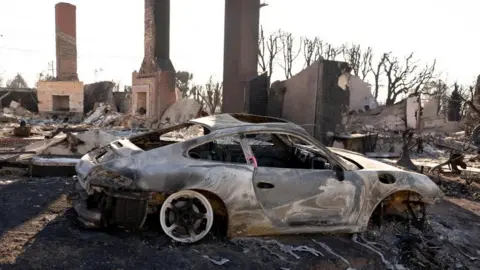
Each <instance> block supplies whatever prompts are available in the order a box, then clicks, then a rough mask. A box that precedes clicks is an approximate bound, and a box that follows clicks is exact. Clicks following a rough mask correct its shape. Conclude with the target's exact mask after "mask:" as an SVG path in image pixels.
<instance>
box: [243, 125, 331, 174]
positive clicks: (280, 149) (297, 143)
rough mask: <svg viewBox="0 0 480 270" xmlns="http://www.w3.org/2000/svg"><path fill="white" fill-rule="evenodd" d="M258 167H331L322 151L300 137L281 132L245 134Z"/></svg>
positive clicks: (318, 168) (320, 168)
mask: <svg viewBox="0 0 480 270" xmlns="http://www.w3.org/2000/svg"><path fill="white" fill-rule="evenodd" d="M246 140H247V141H248V143H249V145H250V147H251V149H252V150H251V151H252V153H253V155H254V157H255V159H256V162H257V165H258V167H275V168H292V169H316V170H329V169H332V168H331V165H330V163H329V162H328V159H327V158H326V155H324V154H322V153H323V151H322V150H321V149H319V148H318V147H316V146H315V145H313V144H311V143H310V142H308V141H306V140H305V139H302V138H301V137H298V136H295V135H290V134H281V133H255V134H246Z"/></svg>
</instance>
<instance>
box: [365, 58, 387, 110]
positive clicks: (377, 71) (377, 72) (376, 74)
mask: <svg viewBox="0 0 480 270" xmlns="http://www.w3.org/2000/svg"><path fill="white" fill-rule="evenodd" d="M389 54H390V53H384V54H383V55H382V57H381V58H380V60H379V61H378V63H377V65H375V66H374V65H373V63H372V61H370V63H369V66H370V71H371V72H372V73H373V81H374V85H373V87H374V88H373V97H374V98H375V100H377V101H378V92H379V90H380V86H381V85H380V77H381V76H382V74H383V73H382V67H383V64H384V63H385V61H386V58H387V55H389Z"/></svg>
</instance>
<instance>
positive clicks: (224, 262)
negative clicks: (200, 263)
mask: <svg viewBox="0 0 480 270" xmlns="http://www.w3.org/2000/svg"><path fill="white" fill-rule="evenodd" d="M203 258H205V259H207V260H209V261H211V262H212V263H214V264H216V265H224V264H226V263H228V262H229V261H230V260H229V259H225V258H221V259H220V260H215V259H212V258H210V257H209V256H208V255H204V256H203Z"/></svg>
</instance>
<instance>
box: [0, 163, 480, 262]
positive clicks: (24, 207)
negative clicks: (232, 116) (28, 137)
mask: <svg viewBox="0 0 480 270" xmlns="http://www.w3.org/2000/svg"><path fill="white" fill-rule="evenodd" d="M21 173H22V172H21V171H13V170H1V171H0V269H1V270H4V269H131V268H136V269H343V270H345V269H375V270H376V269H480V241H478V239H480V216H479V214H480V199H479V196H478V195H479V194H480V188H479V186H478V185H477V184H475V183H473V184H471V185H468V186H467V185H465V184H464V183H463V180H458V179H445V178H444V179H443V180H441V181H440V180H438V179H436V180H437V181H439V182H438V183H439V184H440V186H441V187H442V189H443V190H444V191H445V192H446V194H447V195H448V196H447V197H446V199H445V200H444V201H443V202H442V203H440V204H438V205H435V206H434V207H432V208H429V209H428V214H429V219H428V229H427V230H426V231H425V232H420V231H418V230H416V229H410V230H407V227H406V226H404V225H403V224H400V223H389V224H388V225H384V226H382V227H381V228H380V229H376V230H372V231H369V232H366V233H363V234H357V235H294V236H278V237H269V238H240V239H231V240H227V239H219V238H218V237H215V236H213V235H212V236H209V238H208V239H206V240H204V241H202V242H201V243H199V244H194V245H180V244H176V243H173V242H171V241H170V240H169V239H168V238H167V237H166V236H165V235H164V234H163V233H162V232H161V229H160V227H159V225H158V222H157V221H158V217H155V216H153V217H151V218H150V219H149V221H148V223H147V226H146V228H144V229H143V230H142V231H139V232H129V231H122V230H116V231H92V230H85V229H81V228H80V227H79V226H78V225H77V224H76V223H75V215H74V213H73V211H72V210H71V209H70V205H69V204H68V202H67V200H66V192H67V190H68V188H69V182H70V181H68V179H66V178H27V177H22V176H21Z"/></svg>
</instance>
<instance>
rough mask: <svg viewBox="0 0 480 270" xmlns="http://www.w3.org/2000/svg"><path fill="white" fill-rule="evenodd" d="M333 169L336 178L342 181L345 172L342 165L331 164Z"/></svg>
mask: <svg viewBox="0 0 480 270" xmlns="http://www.w3.org/2000/svg"><path fill="white" fill-rule="evenodd" d="M333 171H334V172H335V174H336V175H337V179H338V180H339V181H343V180H345V172H344V171H343V169H342V167H340V165H336V164H335V165H334V166H333Z"/></svg>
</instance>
